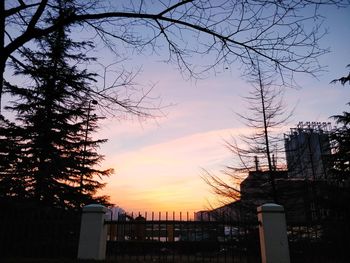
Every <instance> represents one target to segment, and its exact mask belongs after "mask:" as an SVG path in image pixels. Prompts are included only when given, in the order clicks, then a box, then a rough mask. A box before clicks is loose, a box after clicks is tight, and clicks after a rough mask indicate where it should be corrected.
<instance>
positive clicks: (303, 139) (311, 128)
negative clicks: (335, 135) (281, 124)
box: [285, 122, 331, 180]
mask: <svg viewBox="0 0 350 263" xmlns="http://www.w3.org/2000/svg"><path fill="white" fill-rule="evenodd" d="M330 133H331V125H330V123H326V122H322V123H321V122H305V123H304V122H299V124H298V125H297V127H295V128H291V129H290V133H289V134H285V151H286V158H287V167H288V177H289V178H304V179H308V180H319V179H325V178H327V164H326V158H327V156H329V155H330V154H331V146H330V139H329V135H330Z"/></svg>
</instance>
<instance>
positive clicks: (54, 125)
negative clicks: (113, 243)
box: [0, 28, 112, 208]
mask: <svg viewBox="0 0 350 263" xmlns="http://www.w3.org/2000/svg"><path fill="white" fill-rule="evenodd" d="M87 44H88V43H85V42H73V41H72V40H71V39H69V38H68V37H67V35H66V33H65V30H64V28H61V29H57V30H56V31H54V32H52V33H50V34H49V35H48V36H46V37H44V38H42V39H41V40H40V41H38V46H39V47H40V48H39V51H32V50H30V49H28V48H25V49H22V51H21V53H22V56H23V63H21V65H18V64H15V68H16V74H18V75H25V76H27V77H28V78H29V79H30V80H31V81H32V82H31V84H28V86H24V85H22V86H17V85H11V84H10V83H8V82H5V85H4V91H5V92H6V93H9V94H10V95H11V97H12V98H13V100H12V101H11V102H10V103H9V105H8V106H6V109H7V110H10V111H13V112H14V113H15V115H16V121H15V123H11V122H10V121H8V120H5V119H4V118H1V119H0V121H1V122H2V124H4V125H1V126H0V144H1V146H2V147H1V150H0V155H1V157H2V158H1V163H0V190H1V191H0V195H1V196H2V198H16V199H20V200H21V199H23V200H32V201H34V202H35V203H38V204H42V205H46V206H51V207H59V208H79V207H81V206H82V205H86V204H89V203H94V202H99V203H104V204H107V200H108V199H107V197H105V196H101V197H98V196H96V192H97V191H98V190H99V189H101V188H102V187H103V186H104V184H103V183H101V182H100V181H99V179H102V178H103V177H105V176H108V175H110V174H111V172H112V170H110V169H106V170H100V169H98V165H99V164H100V162H101V161H102V159H103V156H101V155H100V154H98V153H97V149H98V147H99V145H100V144H101V143H104V142H105V141H106V140H105V139H93V138H92V137H91V136H90V134H91V132H94V131H96V129H97V128H98V125H97V122H98V120H99V119H100V118H99V117H98V116H96V115H95V114H92V113H93V111H94V105H93V103H91V99H90V97H89V96H87V94H89V90H90V88H89V85H91V82H93V81H94V74H91V73H88V72H87V71H86V70H79V69H78V68H77V66H76V65H75V64H74V63H75V62H78V61H88V60H89V58H88V57H86V56H84V54H81V53H80V50H81V49H82V48H84V47H85V46H86V45H87Z"/></svg>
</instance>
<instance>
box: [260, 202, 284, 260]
mask: <svg viewBox="0 0 350 263" xmlns="http://www.w3.org/2000/svg"><path fill="white" fill-rule="evenodd" d="M257 210H258V220H259V236H260V249H261V258H262V263H289V262H290V258H289V247H288V238H287V225H286V217H285V214H284V208H283V206H280V205H277V204H264V205H262V206H259V207H258V209H257Z"/></svg>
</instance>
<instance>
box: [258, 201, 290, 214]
mask: <svg viewBox="0 0 350 263" xmlns="http://www.w3.org/2000/svg"><path fill="white" fill-rule="evenodd" d="M257 210H258V213H262V212H267V213H268V212H272V213H276V212H284V207H283V206H281V205H278V204H273V203H267V204H263V205H262V206H259V207H258V208H257Z"/></svg>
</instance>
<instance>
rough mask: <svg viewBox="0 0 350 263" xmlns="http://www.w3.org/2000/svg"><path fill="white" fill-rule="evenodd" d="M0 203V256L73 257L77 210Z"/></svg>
mask: <svg viewBox="0 0 350 263" xmlns="http://www.w3.org/2000/svg"><path fill="white" fill-rule="evenodd" d="M0 204H1V213H0V261H2V260H1V258H76V255H77V248H78V242H79V229H80V220H81V214H80V212H71V211H65V210H61V209H53V208H45V207H37V206H32V205H18V204H13V203H10V204H4V203H0Z"/></svg>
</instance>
